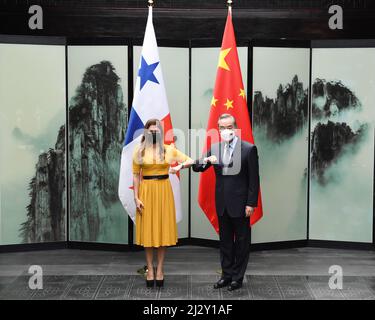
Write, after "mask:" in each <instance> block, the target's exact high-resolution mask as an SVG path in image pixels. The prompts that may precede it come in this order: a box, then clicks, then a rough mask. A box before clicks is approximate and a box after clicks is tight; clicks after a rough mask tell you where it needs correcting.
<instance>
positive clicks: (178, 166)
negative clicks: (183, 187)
mask: <svg viewBox="0 0 375 320" xmlns="http://www.w3.org/2000/svg"><path fill="white" fill-rule="evenodd" d="M181 168H182V164H179V165H177V166H174V167H171V168H170V170H169V172H170V173H172V174H176V173H177V172H178V171H180V170H181Z"/></svg>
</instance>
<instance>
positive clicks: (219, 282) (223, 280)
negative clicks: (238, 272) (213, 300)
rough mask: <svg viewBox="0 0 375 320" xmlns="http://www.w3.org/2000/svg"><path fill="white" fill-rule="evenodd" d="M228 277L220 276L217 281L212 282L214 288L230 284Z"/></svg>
mask: <svg viewBox="0 0 375 320" xmlns="http://www.w3.org/2000/svg"><path fill="white" fill-rule="evenodd" d="M230 282H231V280H230V279H225V278H221V279H220V280H219V281H218V282H216V283H215V284H214V289H220V288H223V287H226V286H228V285H229V284H230Z"/></svg>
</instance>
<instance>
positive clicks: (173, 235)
mask: <svg viewBox="0 0 375 320" xmlns="http://www.w3.org/2000/svg"><path fill="white" fill-rule="evenodd" d="M139 199H140V200H141V201H142V202H143V204H144V208H143V210H142V213H140V212H138V210H137V213H136V221H135V226H136V241H135V242H136V244H137V245H141V246H144V247H161V246H173V245H175V244H176V243H177V224H176V208H175V203H174V197H173V190H172V186H171V183H170V181H169V179H163V180H142V181H141V183H140V186H139Z"/></svg>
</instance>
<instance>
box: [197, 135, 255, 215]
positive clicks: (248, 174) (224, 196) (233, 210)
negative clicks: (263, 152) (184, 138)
mask: <svg viewBox="0 0 375 320" xmlns="http://www.w3.org/2000/svg"><path fill="white" fill-rule="evenodd" d="M223 151H224V143H223V142H220V143H215V144H213V145H212V146H211V148H210V149H209V150H208V151H207V154H206V156H207V157H209V156H211V155H214V156H216V158H217V159H218V162H217V163H214V164H211V163H207V164H206V165H205V164H203V162H202V161H203V159H199V160H196V161H195V163H194V165H193V167H192V168H193V171H196V172H204V171H206V170H207V169H208V168H209V167H211V166H213V167H214V170H215V175H216V187H215V188H216V190H215V198H216V212H217V214H218V215H219V216H222V215H223V214H224V210H225V208H226V209H227V212H228V215H229V216H230V217H233V218H235V217H243V216H245V207H246V206H251V207H256V206H257V204H258V194H259V165H258V151H257V147H256V146H255V145H254V144H251V143H248V142H246V141H243V140H241V139H240V138H239V137H238V140H237V142H236V145H235V147H234V150H233V153H232V157H231V162H230V164H229V165H228V167H227V168H226V170H227V173H226V174H225V168H224V164H223V162H222V156H223ZM223 170H224V171H223Z"/></svg>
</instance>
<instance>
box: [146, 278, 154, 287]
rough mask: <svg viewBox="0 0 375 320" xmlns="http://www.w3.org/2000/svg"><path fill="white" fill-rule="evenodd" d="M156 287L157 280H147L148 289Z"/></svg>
mask: <svg viewBox="0 0 375 320" xmlns="http://www.w3.org/2000/svg"><path fill="white" fill-rule="evenodd" d="M154 285H155V279H152V280H147V279H146V287H147V288H153V287H154Z"/></svg>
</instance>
